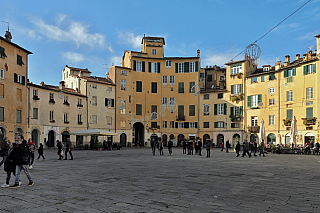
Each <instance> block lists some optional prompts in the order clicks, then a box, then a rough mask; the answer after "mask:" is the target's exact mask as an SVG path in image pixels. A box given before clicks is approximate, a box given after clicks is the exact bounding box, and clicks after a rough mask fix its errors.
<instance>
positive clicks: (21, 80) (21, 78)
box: [13, 73, 26, 85]
mask: <svg viewBox="0 0 320 213" xmlns="http://www.w3.org/2000/svg"><path fill="white" fill-rule="evenodd" d="M25 79H26V78H25V77H24V76H22V75H18V74H17V73H14V74H13V81H14V82H15V83H18V84H22V85H25Z"/></svg>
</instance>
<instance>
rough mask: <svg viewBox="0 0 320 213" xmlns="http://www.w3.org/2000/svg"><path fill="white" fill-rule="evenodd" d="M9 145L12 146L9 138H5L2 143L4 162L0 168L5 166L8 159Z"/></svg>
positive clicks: (0, 163) (2, 161)
mask: <svg viewBox="0 0 320 213" xmlns="http://www.w3.org/2000/svg"><path fill="white" fill-rule="evenodd" d="M9 144H10V141H9V138H8V137H5V138H4V139H3V141H2V143H1V157H2V160H1V162H0V166H1V165H2V164H4V162H5V161H6V159H7V157H8V150H9Z"/></svg>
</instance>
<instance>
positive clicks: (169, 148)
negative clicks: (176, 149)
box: [168, 140, 173, 155]
mask: <svg viewBox="0 0 320 213" xmlns="http://www.w3.org/2000/svg"><path fill="white" fill-rule="evenodd" d="M172 147H173V142H172V140H169V142H168V151H169V155H173V154H172Z"/></svg>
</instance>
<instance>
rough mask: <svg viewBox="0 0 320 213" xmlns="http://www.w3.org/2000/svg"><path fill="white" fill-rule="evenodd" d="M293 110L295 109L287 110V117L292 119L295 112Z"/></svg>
mask: <svg viewBox="0 0 320 213" xmlns="http://www.w3.org/2000/svg"><path fill="white" fill-rule="evenodd" d="M292 111H293V110H292V109H288V110H287V119H292V114H293V113H292Z"/></svg>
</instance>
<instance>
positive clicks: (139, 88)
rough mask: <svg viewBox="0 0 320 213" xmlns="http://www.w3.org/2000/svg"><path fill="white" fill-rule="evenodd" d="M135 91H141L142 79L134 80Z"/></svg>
mask: <svg viewBox="0 0 320 213" xmlns="http://www.w3.org/2000/svg"><path fill="white" fill-rule="evenodd" d="M136 91H137V92H142V81H137V82H136Z"/></svg>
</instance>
